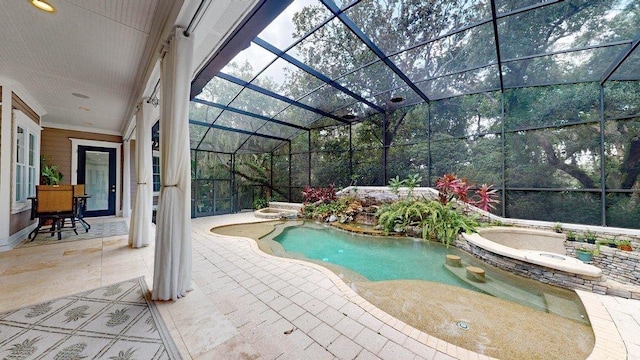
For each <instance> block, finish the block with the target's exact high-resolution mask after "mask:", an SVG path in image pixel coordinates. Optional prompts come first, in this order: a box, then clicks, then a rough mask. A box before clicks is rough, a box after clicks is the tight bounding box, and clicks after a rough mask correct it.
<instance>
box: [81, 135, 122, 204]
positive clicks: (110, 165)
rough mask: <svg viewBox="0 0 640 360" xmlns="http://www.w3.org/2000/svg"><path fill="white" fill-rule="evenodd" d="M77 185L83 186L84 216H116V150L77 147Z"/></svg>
mask: <svg viewBox="0 0 640 360" xmlns="http://www.w3.org/2000/svg"><path fill="white" fill-rule="evenodd" d="M77 181H78V184H85V192H86V193H87V194H88V195H91V197H90V198H89V199H87V210H86V211H85V212H84V216H86V217H91V216H109V215H115V214H116V149H115V148H103V147H97V146H82V145H79V146H78V173H77Z"/></svg>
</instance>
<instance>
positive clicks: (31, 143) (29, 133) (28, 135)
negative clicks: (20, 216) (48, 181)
mask: <svg viewBox="0 0 640 360" xmlns="http://www.w3.org/2000/svg"><path fill="white" fill-rule="evenodd" d="M19 128H20V129H22V130H23V131H24V133H23V134H24V135H23V142H24V143H23V144H22V146H21V148H18V129H19ZM41 132H42V128H41V127H40V126H39V125H38V124H36V123H35V121H34V120H33V119H31V118H30V117H28V116H27V115H26V114H25V113H23V112H22V111H20V110H16V109H14V111H13V126H12V136H13V144H12V159H11V169H12V176H11V213H12V214H16V213H19V212H22V211H25V210H29V209H31V201H29V197H32V196H35V195H36V185H38V184H39V182H40V181H39V179H40V135H41ZM18 152H20V153H21V154H22V163H19V162H18V155H19V154H18ZM19 166H22V167H23V170H22V172H21V179H18V167H19ZM18 180H21V181H18ZM20 188H22V189H20ZM19 190H21V192H20V193H21V194H22V197H21V198H19V199H18V198H17V197H18V194H19V193H18V191H19Z"/></svg>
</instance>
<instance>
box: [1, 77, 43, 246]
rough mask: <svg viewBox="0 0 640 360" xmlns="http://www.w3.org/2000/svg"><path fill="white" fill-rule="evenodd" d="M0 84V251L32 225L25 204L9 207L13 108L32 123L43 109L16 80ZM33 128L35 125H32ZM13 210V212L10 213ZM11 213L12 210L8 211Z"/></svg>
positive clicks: (12, 182)
mask: <svg viewBox="0 0 640 360" xmlns="http://www.w3.org/2000/svg"><path fill="white" fill-rule="evenodd" d="M2 81H3V82H2V83H1V84H0V85H1V87H0V94H1V96H0V101H1V102H2V106H0V169H2V171H0V251H6V250H10V249H12V248H13V247H15V246H16V245H17V244H19V243H20V242H21V241H22V240H23V239H24V238H26V237H27V235H28V234H29V232H30V231H31V230H32V229H33V228H34V227H35V223H34V221H32V220H31V219H30V217H31V212H30V209H29V208H26V209H25V210H24V211H16V209H14V208H13V196H14V194H13V185H14V181H15V179H14V178H15V175H14V170H13V168H14V161H15V160H14V156H13V153H14V150H13V147H14V144H13V140H14V138H13V136H14V135H13V131H14V130H13V124H14V121H15V119H14V112H13V111H14V110H20V111H21V112H22V113H24V114H25V115H26V117H27V118H29V119H31V120H32V121H33V122H34V124H35V125H39V124H40V116H41V115H42V114H44V113H45V112H44V109H43V108H42V107H41V106H40V105H39V104H38V102H37V101H36V100H35V99H34V98H33V97H32V96H31V94H29V92H28V91H26V89H24V88H23V87H22V86H21V85H20V84H19V83H16V82H13V81H11V80H2ZM34 130H35V131H37V129H34ZM13 212H15V213H13ZM12 213H13V214H12Z"/></svg>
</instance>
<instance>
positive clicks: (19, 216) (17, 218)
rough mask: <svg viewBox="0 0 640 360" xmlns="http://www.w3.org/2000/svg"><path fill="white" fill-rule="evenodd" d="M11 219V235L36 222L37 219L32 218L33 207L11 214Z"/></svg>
mask: <svg viewBox="0 0 640 360" xmlns="http://www.w3.org/2000/svg"><path fill="white" fill-rule="evenodd" d="M10 221H11V222H10V225H9V234H10V235H13V234H15V233H17V232H18V231H20V230H22V229H24V228H26V227H27V226H29V225H31V224H33V223H35V222H36V220H31V209H29V210H25V211H22V212H19V213H16V214H11V220H10Z"/></svg>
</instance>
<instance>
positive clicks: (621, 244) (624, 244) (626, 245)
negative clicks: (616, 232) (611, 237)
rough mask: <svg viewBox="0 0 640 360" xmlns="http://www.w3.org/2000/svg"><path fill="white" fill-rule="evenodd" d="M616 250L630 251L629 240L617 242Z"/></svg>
mask: <svg viewBox="0 0 640 360" xmlns="http://www.w3.org/2000/svg"><path fill="white" fill-rule="evenodd" d="M618 249H620V250H622V251H632V250H633V249H632V248H631V241H629V240H619V241H618Z"/></svg>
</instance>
